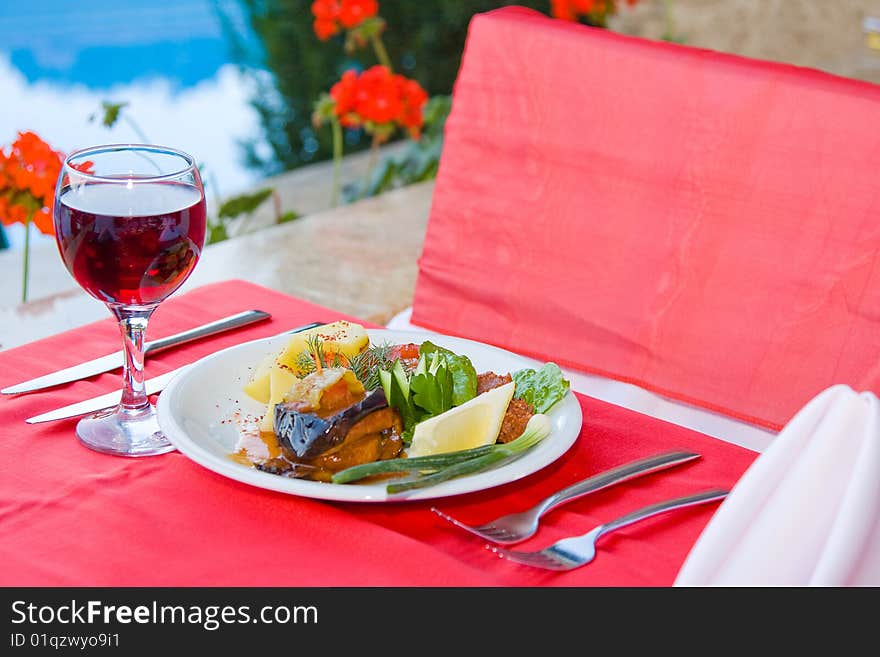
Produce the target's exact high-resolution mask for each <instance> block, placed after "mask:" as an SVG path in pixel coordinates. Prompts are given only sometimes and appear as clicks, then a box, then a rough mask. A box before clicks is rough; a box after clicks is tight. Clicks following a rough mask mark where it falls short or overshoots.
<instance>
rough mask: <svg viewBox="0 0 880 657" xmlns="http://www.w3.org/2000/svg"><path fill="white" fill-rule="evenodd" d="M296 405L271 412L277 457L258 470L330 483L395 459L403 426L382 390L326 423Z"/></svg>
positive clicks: (288, 404) (400, 448)
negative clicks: (351, 471)
mask: <svg viewBox="0 0 880 657" xmlns="http://www.w3.org/2000/svg"><path fill="white" fill-rule="evenodd" d="M301 408H302V406H301V405H300V404H298V403H297V402H282V403H279V404H277V405H276V406H275V435H276V437H277V439H278V444H279V446H280V448H281V456H279V457H276V458H274V459H270V460H268V461H266V462H264V463H261V464H257V467H258V468H259V469H260V470H264V471H266V472H271V473H273V474H280V475H284V476H288V477H297V478H303V479H313V480H317V481H330V479H331V477H332V476H333V474H334V473H335V472H339V471H340V470H344V469H345V468H348V467H351V466H353V465H359V464H361V463H370V462H372V461H378V460H384V459H390V458H397V457H398V456H400V455H401V453H402V452H403V439H402V438H401V435H402V433H403V426H402V422H401V420H400V415H399V414H398V412H397V411H396V410H395V409H393V408H390V407H389V406H388V402H387V401H386V399H385V394H384V392H382V390H381V389H377V390H373V391H371V392H369V393H367V394H366V396H365V397H364V398H363V399H361V400H360V401H358V402H356V403H354V404H351V405H350V406H348V407H346V408H344V409H342V410H341V411H338V412H336V413H335V414H333V415H330V416H328V417H323V416H321V415H317V414H316V413H313V412H304V411H302V410H299V409H301Z"/></svg>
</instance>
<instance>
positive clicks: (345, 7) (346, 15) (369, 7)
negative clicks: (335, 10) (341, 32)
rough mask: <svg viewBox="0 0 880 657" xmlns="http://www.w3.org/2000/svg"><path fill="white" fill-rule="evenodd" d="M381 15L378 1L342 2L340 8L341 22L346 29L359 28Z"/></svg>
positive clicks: (348, 0) (347, 0) (343, 0)
mask: <svg viewBox="0 0 880 657" xmlns="http://www.w3.org/2000/svg"><path fill="white" fill-rule="evenodd" d="M377 13H379V3H378V2H376V0H342V6H341V7H340V8H339V22H340V23H342V26H343V27H344V28H346V29H349V30H350V29H351V28H353V27H357V26H358V25H360V24H361V23H363V22H364V21H365V20H366V19H368V18H372V17H373V16H375V15H376V14H377Z"/></svg>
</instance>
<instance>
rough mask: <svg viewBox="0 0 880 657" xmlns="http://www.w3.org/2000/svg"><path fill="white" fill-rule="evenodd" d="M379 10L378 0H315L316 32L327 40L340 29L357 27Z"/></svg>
mask: <svg viewBox="0 0 880 657" xmlns="http://www.w3.org/2000/svg"><path fill="white" fill-rule="evenodd" d="M378 12H379V3H378V2H377V1H376V0H315V1H314V2H313V3H312V15H313V16H314V17H315V22H314V29H315V34H316V35H317V37H318V38H319V39H321V41H326V40H327V39H329V38H330V37H332V36H333V35H335V34H338V33H339V32H340V30H343V29H346V30H350V29H353V28H355V27H357V26H358V25H360V24H361V23H363V22H364V21H365V20H367V19H368V18H372V17H373V16H375V15H376V14H377V13H378Z"/></svg>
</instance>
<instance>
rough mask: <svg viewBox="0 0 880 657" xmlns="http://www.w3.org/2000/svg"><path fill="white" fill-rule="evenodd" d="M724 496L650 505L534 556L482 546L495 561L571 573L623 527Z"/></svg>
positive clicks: (697, 496)
mask: <svg viewBox="0 0 880 657" xmlns="http://www.w3.org/2000/svg"><path fill="white" fill-rule="evenodd" d="M728 493H729V491H726V490H722V489H720V488H716V489H713V490H708V491H704V492H702V493H696V494H695V495H688V496H686V497H678V498H676V499H674V500H668V501H666V502H659V503H657V504H652V505H651V506H646V507H644V508H642V509H639V510H638V511H633V512H632V513H628V514H626V515H625V516H622V517H621V518H618V519H617V520H612V521H611V522H607V523H605V524H604V525H599V526H598V527H596V528H595V529H593V530H591V531H589V532H587V533H586V534H583V535H582V536H572V537H571V538H563V539H561V540H559V541H557V542H556V543H554V544H553V545H550V546H549V547H545V548H544V549H543V550H538V551H536V552H522V551H519V550H508V549H506V548H500V547H496V546H494V545H486V548H488V549H490V550H492V552H495V553H496V554H497V555H498V556H499V557H505V558H507V559H510V560H511V561H516V562H517V563H522V564H525V565H527V566H534V567H535V568H546V569H547V570H572V569H574V568H579V567H580V566H584V565H586V564H588V563H590V562H591V561H592V560H593V559H594V558H595V556H596V541H598V540H599V539H600V538H601V537H602V536H604V535H605V534H608V533H609V532H613V531H614V530H615V529H620V528H621V527H626V526H627V525H631V524H633V523H634V522H638V521H639V520H644V519H645V518H650V517H651V516H656V515H657V514H659V513H664V512H666V511H672V510H673V509H684V508H686V507H689V506H696V505H697V504H707V503H709V502H715V501H718V500H722V499H724V498H725V497H727V494H728Z"/></svg>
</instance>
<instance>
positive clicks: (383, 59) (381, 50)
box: [370, 34, 394, 73]
mask: <svg viewBox="0 0 880 657" xmlns="http://www.w3.org/2000/svg"><path fill="white" fill-rule="evenodd" d="M370 43H371V44H373V51H374V52H375V53H376V59H378V60H379V63H380V64H382V66H385V67H386V68H387V69H388V70H389V71H391V72H392V73H393V72H394V67H393V66H391V58H390V57H389V56H388V51H387V50H385V44H384V43H382V37H380V36H379V35H378V34H374V35H373V36H371V37H370Z"/></svg>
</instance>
